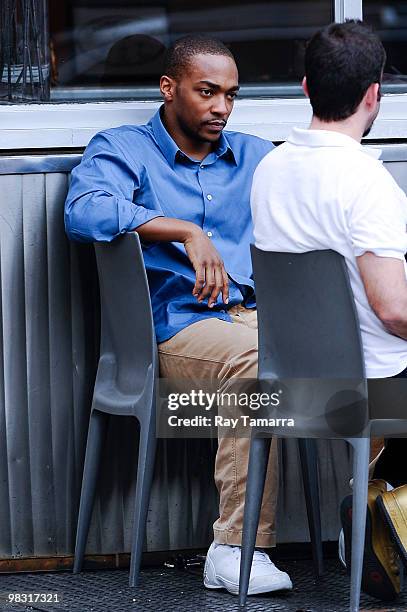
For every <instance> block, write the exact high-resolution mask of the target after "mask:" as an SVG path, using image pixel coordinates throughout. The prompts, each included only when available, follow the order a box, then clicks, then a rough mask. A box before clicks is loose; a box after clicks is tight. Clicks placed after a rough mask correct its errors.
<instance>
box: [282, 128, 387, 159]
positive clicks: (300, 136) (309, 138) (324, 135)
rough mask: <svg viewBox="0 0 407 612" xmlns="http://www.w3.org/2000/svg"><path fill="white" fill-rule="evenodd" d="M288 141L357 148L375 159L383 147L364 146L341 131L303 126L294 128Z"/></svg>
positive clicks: (300, 143)
mask: <svg viewBox="0 0 407 612" xmlns="http://www.w3.org/2000/svg"><path fill="white" fill-rule="evenodd" d="M287 142H290V143H291V144H294V145H300V146H306V147H342V148H347V149H356V150H359V151H362V153H366V154H367V155H370V156H371V157H374V158H375V159H379V157H380V155H381V154H382V151H381V149H377V148H375V147H371V146H368V147H363V146H362V145H361V144H360V143H359V142H357V141H356V140H355V139H354V138H351V136H347V135H346V134H341V133H340V132H332V131H330V130H310V129H308V130H304V129H303V128H293V130H292V132H291V134H290V136H289V138H288V139H287Z"/></svg>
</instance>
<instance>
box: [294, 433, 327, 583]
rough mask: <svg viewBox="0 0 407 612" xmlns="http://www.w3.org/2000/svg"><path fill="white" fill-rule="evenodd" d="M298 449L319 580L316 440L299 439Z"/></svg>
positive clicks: (322, 570) (322, 569) (321, 564)
mask: <svg viewBox="0 0 407 612" xmlns="http://www.w3.org/2000/svg"><path fill="white" fill-rule="evenodd" d="M298 449H299V452H300V461H301V469H302V480H303V484H304V493H305V503H306V506H307V516H308V528H309V533H310V538H311V547H312V558H313V560H314V571H315V575H316V576H317V577H318V578H319V577H320V576H322V574H323V572H324V565H323V554H322V536H321V514H320V503H319V486H318V459H317V446H316V440H312V439H305V438H299V439H298Z"/></svg>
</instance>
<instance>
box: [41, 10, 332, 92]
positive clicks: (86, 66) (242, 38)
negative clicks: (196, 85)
mask: <svg viewBox="0 0 407 612" xmlns="http://www.w3.org/2000/svg"><path fill="white" fill-rule="evenodd" d="M332 5H333V2H332V1H331V0H319V1H318V0H317V1H310V2H309V1H306V0H295V1H291V2H275V1H269V2H247V0H205V2H199V1H197V0H172V1H171V0H169V1H167V2H165V1H161V2H160V1H154V0H153V1H151V2H149V1H137V0H127V1H126V0H121V1H120V0H119V1H117V0H69V2H68V1H65V0H63V1H62V0H50V1H49V8H50V20H51V40H52V53H53V85H54V87H58V86H60V87H66V86H96V87H98V86H102V87H112V86H127V87H134V86H139V87H142V86H151V85H156V84H157V80H158V77H159V76H160V75H161V74H162V66H163V56H164V52H165V49H166V47H167V46H168V45H169V44H170V43H171V42H172V41H173V40H175V39H176V38H179V37H180V36H182V35H184V34H188V33H191V32H204V33H207V34H209V35H213V36H215V37H217V38H220V39H221V40H223V41H224V42H225V43H226V44H227V46H228V47H229V48H230V49H231V51H232V52H233V53H234V55H235V57H236V59H237V63H238V66H239V69H240V79H241V82H242V83H247V84H269V83H272V84H283V83H298V82H299V79H301V77H302V76H303V56H304V46H305V41H306V40H307V39H308V38H309V37H310V36H311V35H312V33H313V32H314V31H315V30H316V29H317V28H318V27H320V26H322V25H325V24H327V23H329V22H330V21H332V20H333V11H332Z"/></svg>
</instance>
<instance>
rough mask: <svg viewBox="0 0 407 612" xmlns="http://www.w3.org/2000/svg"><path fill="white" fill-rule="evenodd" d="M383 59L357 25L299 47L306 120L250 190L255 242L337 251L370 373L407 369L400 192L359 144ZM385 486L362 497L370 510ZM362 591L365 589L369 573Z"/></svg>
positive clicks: (395, 588) (404, 215) (396, 586)
mask: <svg viewBox="0 0 407 612" xmlns="http://www.w3.org/2000/svg"><path fill="white" fill-rule="evenodd" d="M385 59H386V56H385V51H384V49H383V46H382V44H381V42H380V40H379V39H378V38H377V37H376V35H375V34H373V33H372V31H371V30H370V29H369V28H367V27H366V26H365V25H364V24H362V23H361V22H358V21H349V22H347V23H343V24H331V25H329V26H327V27H325V28H323V29H322V30H321V31H319V32H317V33H316V34H315V36H314V37H313V38H312V39H311V41H310V42H309V44H308V46H307V50H306V56H305V74H306V76H305V77H304V80H303V88H304V92H305V94H306V95H307V96H308V97H309V98H310V102H311V106H312V109H313V117H312V121H311V125H310V127H309V129H294V130H293V131H292V133H291V135H290V137H289V138H288V140H287V142H285V143H284V144H282V145H281V146H280V147H277V148H276V149H274V150H273V151H271V152H270V153H268V154H267V155H266V156H265V157H264V158H263V160H262V161H261V162H260V164H259V166H258V167H257V169H256V171H255V174H254V179H253V186H252V193H251V205H252V214H253V220H254V237H255V243H256V246H257V247H259V248H260V249H263V250H266V251H283V252H295V253H301V252H306V251H313V250H322V249H333V250H335V251H338V252H339V253H341V254H342V255H343V256H344V258H345V260H346V263H347V266H348V270H349V275H350V281H351V286H352V289H353V293H354V297H355V303H356V307H357V312H358V316H359V321H360V326H361V335H362V343H363V349H364V357H365V364H366V372H367V376H368V378H387V377H391V376H403V375H405V372H404V371H405V370H406V368H407V341H406V340H407V281H406V264H405V260H404V255H405V253H406V251H407V234H406V223H407V198H406V196H405V194H404V193H403V191H402V190H401V189H400V188H399V187H398V185H397V184H396V182H395V181H394V179H393V178H392V176H391V175H390V173H389V172H388V171H387V170H386V169H385V168H384V166H383V164H382V162H380V161H379V159H378V158H379V156H380V153H381V152H380V150H377V149H368V148H363V147H362V146H361V144H360V142H361V139H362V137H363V136H364V135H366V134H367V133H368V132H369V130H370V128H371V126H372V124H373V122H374V120H375V118H376V116H377V114H378V111H379V106H380V83H381V78H382V73H383V68H384V64H385ZM404 443H405V441H404V440H397V441H396V443H394V442H393V441H392V443H391V444H390V445H389V446H388V447H387V448H386V450H385V451H384V453H383V455H385V454H386V453H387V456H389V451H390V448H391V446H392V445H393V449H394V448H396V447H397V444H398V448H400V444H402V445H403V448H404V449H405V448H406V446H405V445H404ZM406 481H407V478H404V479H403V480H402V482H404V483H405V482H406ZM380 482H381V481H380ZM399 484H400V482H399V481H398V482H396V485H399ZM383 487H385V485H383V484H380V485H377V487H376V488H375V493H374V495H373V493H372V494H369V510H370V511H371V513H374V512H376V510H375V508H376V506H375V498H376V497H377V496H378V494H381V493H384V492H385V488H384V489H383ZM371 489H372V491H373V487H371ZM406 501H407V497H406ZM390 548H391V547H390ZM390 548H389V551H390ZM365 552H366V551H365ZM379 552H380V551H379ZM390 552H391V551H390ZM381 553H383V555H384V558H383V555H382V558H381V559H378V563H379V565H380V567H379V569H378V571H379V572H381V573H382V578H383V580H387V581H389V583H388V585H387V586H388V591H389V592H390V593H392V592H393V594H394V596H396V595H397V594H398V592H399V590H400V581H399V577H398V576H397V575H396V570H395V569H394V567H393V565H392V563H393V561H392V559H391V558H389V557H388V555H387V553H386V551H381ZM365 556H366V555H365ZM378 556H379V557H380V554H378ZM376 561H377V559H376ZM364 588H365V590H367V591H369V577H368V576H365V580H364ZM384 595H385V593H384V591H383V598H385V597H384Z"/></svg>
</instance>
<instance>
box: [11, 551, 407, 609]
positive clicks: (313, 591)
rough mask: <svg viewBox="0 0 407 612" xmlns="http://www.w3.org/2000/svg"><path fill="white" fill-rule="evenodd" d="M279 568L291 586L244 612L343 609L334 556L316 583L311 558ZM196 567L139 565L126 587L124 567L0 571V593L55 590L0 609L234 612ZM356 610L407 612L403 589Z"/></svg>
mask: <svg viewBox="0 0 407 612" xmlns="http://www.w3.org/2000/svg"><path fill="white" fill-rule="evenodd" d="M279 566H280V567H281V569H285V570H286V571H288V572H289V573H290V575H291V578H292V580H293V583H294V590H293V591H292V592H289V593H279V594H275V595H268V596H255V597H250V598H249V601H248V605H247V608H246V610H247V612H257V611H263V610H270V611H273V610H274V611H277V610H278V611H279V612H345V611H347V610H348V609H349V608H348V598H349V582H348V577H347V576H346V574H345V572H344V570H343V569H342V568H341V566H340V565H339V563H338V562H337V561H336V560H330V561H327V562H326V575H325V576H324V577H323V578H322V579H320V580H319V581H318V582H316V581H315V580H314V578H313V570H312V563H311V561H298V562H295V561H281V562H279ZM201 575H202V568H201V567H193V568H189V569H186V570H182V569H176V568H167V567H162V568H153V569H144V570H143V571H142V573H141V579H140V586H139V587H138V589H130V588H129V586H128V573H127V571H124V570H113V571H111V570H99V571H97V572H95V571H92V572H91V571H87V572H83V573H82V574H79V575H75V576H74V575H73V574H71V573H70V572H54V573H35V574H18V575H17V574H12V575H11V574H8V575H5V574H3V575H0V592H1V593H2V597H3V599H4V594H5V593H6V592H8V591H11V592H17V591H19V592H26V593H27V592H37V593H56V594H58V595H59V597H60V598H61V601H60V603H50V604H44V603H35V604H32V605H31V606H29V605H23V604H19V605H15V604H14V605H10V604H6V603H2V604H1V605H0V610H1V611H2V612H3V611H4V612H6V611H11V610H13V611H14V610H16V611H23V610H24V611H27V612H28V611H34V610H35V611H38V610H41V611H43V612H51V611H55V612H57V611H61V610H65V611H69V612H127V611H129V610H131V611H133V612H134V611H142V612H144V611H146V612H147V611H153V612H189V611H191V612H197V611H208V612H223V611H225V612H229V611H230V612H232V611H233V612H235V611H236V612H237V611H238V610H239V607H238V604H237V598H236V597H234V596H232V595H229V594H228V593H226V592H223V591H208V590H206V589H204V587H203V586H202V579H201ZM360 610H361V611H362V610H363V611H367V610H369V611H370V610H372V611H373V610H375V611H376V612H394V611H407V588H406V589H405V592H404V595H403V596H402V597H400V599H399V600H398V601H397V603H396V604H394V605H389V604H384V603H381V602H379V601H376V600H374V599H372V598H370V597H367V596H363V597H362V601H361V608H360Z"/></svg>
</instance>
